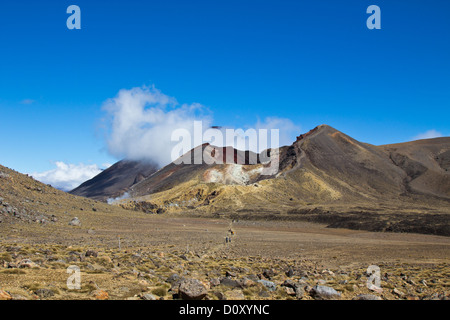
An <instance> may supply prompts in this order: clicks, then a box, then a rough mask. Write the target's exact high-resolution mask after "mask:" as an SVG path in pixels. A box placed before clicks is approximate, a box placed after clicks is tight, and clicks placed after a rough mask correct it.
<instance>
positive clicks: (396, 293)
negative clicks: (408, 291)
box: [392, 288, 405, 298]
mask: <svg viewBox="0 0 450 320" xmlns="http://www.w3.org/2000/svg"><path fill="white" fill-rule="evenodd" d="M392 293H393V294H395V295H397V296H399V297H400V298H402V297H403V296H405V294H404V293H403V292H401V291H400V290H398V289H397V288H395V289H394V290H392Z"/></svg>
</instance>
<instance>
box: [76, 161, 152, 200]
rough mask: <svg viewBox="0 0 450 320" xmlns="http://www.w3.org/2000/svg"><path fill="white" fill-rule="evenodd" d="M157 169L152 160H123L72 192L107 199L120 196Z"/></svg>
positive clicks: (97, 198)
mask: <svg viewBox="0 0 450 320" xmlns="http://www.w3.org/2000/svg"><path fill="white" fill-rule="evenodd" d="M157 169H158V168H157V166H156V164H154V163H151V162H146V161H131V160H121V161H119V162H117V163H115V164H113V165H112V166H111V167H109V168H108V169H106V170H103V171H102V172H101V173H99V174H98V175H96V176H95V177H94V178H92V179H90V180H88V181H86V182H84V183H83V184H81V185H80V186H79V187H77V188H75V189H73V190H72V191H70V193H71V194H74V195H77V196H84V197H88V198H92V199H95V200H100V201H106V200H107V199H108V198H116V197H119V196H120V195H122V194H123V193H124V192H126V191H127V190H128V188H129V187H131V186H132V185H133V184H135V183H137V182H139V181H141V180H143V179H145V178H147V177H149V176H150V175H151V174H153V173H154V172H155V171H156V170H157Z"/></svg>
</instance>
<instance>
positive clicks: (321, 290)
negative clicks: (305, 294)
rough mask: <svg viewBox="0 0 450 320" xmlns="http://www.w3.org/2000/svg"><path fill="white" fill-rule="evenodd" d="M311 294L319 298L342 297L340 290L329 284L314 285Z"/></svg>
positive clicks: (333, 298) (331, 298)
mask: <svg viewBox="0 0 450 320" xmlns="http://www.w3.org/2000/svg"><path fill="white" fill-rule="evenodd" d="M310 294H311V296H313V297H314V299H317V300H336V299H339V298H340V297H341V294H340V293H339V292H337V291H336V290H334V289H333V288H331V287H327V286H314V287H313V288H312V289H311V291H310Z"/></svg>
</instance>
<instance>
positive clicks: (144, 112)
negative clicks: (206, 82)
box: [103, 86, 300, 167]
mask: <svg viewBox="0 0 450 320" xmlns="http://www.w3.org/2000/svg"><path fill="white" fill-rule="evenodd" d="M103 110H105V111H106V113H107V117H106V119H104V120H106V122H107V125H106V128H107V130H106V135H107V145H108V151H109V153H110V154H112V155H113V156H115V157H117V158H126V159H132V160H140V159H150V160H152V161H153V162H155V163H157V164H158V165H159V166H161V167H162V166H165V165H167V164H168V163H170V162H171V161H172V160H174V159H172V157H171V153H172V150H173V149H174V147H175V146H176V145H179V143H180V142H179V141H171V138H172V133H173V132H174V131H175V130H176V129H182V130H181V131H184V132H188V133H189V135H190V137H191V141H190V142H188V143H187V144H185V141H184V140H183V143H182V144H183V145H188V146H189V147H187V148H183V150H184V151H185V152H187V151H188V150H190V148H191V147H195V146H197V145H199V144H200V143H205V142H210V141H208V140H206V138H205V140H202V142H200V143H199V142H198V140H196V137H194V126H195V125H194V122H195V121H202V124H201V127H202V129H201V131H202V133H204V132H205V131H206V130H208V129H209V128H210V126H211V123H212V114H211V112H209V110H207V108H205V107H204V106H202V105H201V104H198V103H193V104H182V105H180V104H178V103H177V101H176V100H175V99H174V98H172V97H169V96H167V95H165V94H163V93H162V92H161V91H160V90H158V89H156V88H154V87H145V86H144V87H136V88H132V89H129V90H127V89H122V90H120V91H119V93H118V94H117V96H116V97H114V98H112V99H109V100H107V101H106V102H105V103H104V104H103ZM183 129H184V130H183ZM226 129H227V128H224V127H221V128H218V129H217V130H219V131H221V132H222V133H223V137H224V138H225V137H226V134H225V130H226ZM246 129H256V130H258V129H269V132H270V129H279V138H280V146H282V145H290V144H291V143H292V142H293V141H294V140H295V137H296V135H297V134H298V133H299V132H300V128H299V127H298V126H296V125H294V124H293V123H292V121H291V120H289V119H285V118H277V117H268V118H265V119H264V121H260V120H258V121H257V122H256V123H254V124H249V125H247V126H246V128H245V129H243V130H246ZM245 139H246V138H245V136H238V138H237V139H236V142H237V143H235V144H234V145H233V146H234V147H238V146H242V145H245ZM224 140H225V139H224ZM243 141H244V144H242V142H243ZM226 142H227V141H223V143H220V142H219V141H212V143H213V144H215V145H217V146H223V145H225V144H226V145H230V144H229V143H226ZM268 142H269V145H268V146H267V147H270V138H269V141H268ZM274 147H277V146H274ZM238 148H239V147H238ZM186 149H187V150H186ZM239 149H241V150H242V148H239ZM246 149H250V150H252V151H256V152H260V151H263V150H264V149H266V148H260V145H258V146H256V145H254V144H252V145H250V144H247V147H246ZM183 153H184V152H182V153H181V154H183ZM181 154H180V155H181Z"/></svg>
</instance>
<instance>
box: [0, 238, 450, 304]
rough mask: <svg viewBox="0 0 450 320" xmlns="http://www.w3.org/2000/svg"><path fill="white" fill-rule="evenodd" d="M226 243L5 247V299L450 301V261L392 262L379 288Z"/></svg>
mask: <svg viewBox="0 0 450 320" xmlns="http://www.w3.org/2000/svg"><path fill="white" fill-rule="evenodd" d="M227 251H228V250H227V248H225V245H224V248H221V249H220V250H218V251H216V252H215V253H214V254H212V255H208V254H205V255H200V254H198V253H195V252H192V251H179V250H177V249H175V248H173V249H165V250H161V249H159V248H157V247H147V248H134V249H133V250H129V249H123V250H119V249H105V248H96V247H91V248H87V247H81V246H62V245H14V244H7V243H2V244H1V245H0V252H1V254H0V283H1V286H2V291H1V292H0V299H13V300H24V299H127V300H128V299H131V300H141V299H142V300H157V299H164V300H167V299H168V300H170V299H207V300H215V299H221V300H223V299H227V300H235V299H257V300H260V299H262V300H264V299H302V300H309V299H370V300H374V299H376V300H379V299H408V300H421V299H424V300H429V299H432V300H434V299H449V298H450V290H449V285H450V283H449V275H450V269H449V268H448V265H447V264H445V263H441V264H436V265H410V264H401V263H388V264H383V265H379V267H380V269H381V270H382V274H381V289H380V288H372V289H369V288H368V287H367V280H368V279H369V278H368V277H369V275H368V273H367V270H366V269H367V268H365V267H363V266H361V267H360V268H356V269H351V270H349V269H346V268H343V269H322V267H320V266H319V265H318V264H317V263H315V262H312V261H308V260H285V259H283V260H280V259H267V258H261V257H245V258H244V257H241V258H236V257H233V254H229V253H228V252H227ZM71 265H76V266H78V267H79V268H80V269H81V288H80V289H72V290H71V289H69V288H68V287H67V278H68V277H69V274H68V273H67V268H68V267H69V266H71Z"/></svg>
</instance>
